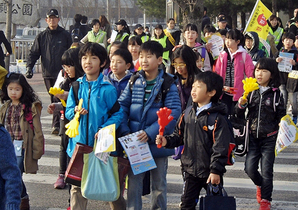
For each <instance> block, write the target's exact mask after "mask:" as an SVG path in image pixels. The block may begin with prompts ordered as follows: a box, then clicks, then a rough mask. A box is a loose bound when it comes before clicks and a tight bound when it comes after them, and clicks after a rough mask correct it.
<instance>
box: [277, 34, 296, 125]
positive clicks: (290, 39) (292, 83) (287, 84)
mask: <svg viewBox="0 0 298 210" xmlns="http://www.w3.org/2000/svg"><path fill="white" fill-rule="evenodd" d="M294 42H295V36H294V34H292V33H291V32H287V33H284V35H283V36H282V43H283V48H282V49H281V52H286V53H293V54H294V58H293V59H291V60H290V63H291V65H292V66H293V67H292V72H291V73H287V72H279V75H280V83H281V85H280V88H279V89H280V91H281V92H282V94H283V96H284V102H285V103H284V105H285V108H286V107H287V102H288V97H289V100H290V103H291V105H292V114H293V121H294V123H295V124H296V123H297V112H298V107H297V101H296V100H297V96H298V95H297V94H298V86H297V84H298V83H297V82H298V80H297V76H295V75H296V74H297V73H298V71H297V70H298V51H297V49H296V47H295V46H294ZM281 61H282V58H281V57H277V58H276V62H278V63H279V62H281ZM288 94H289V96H288Z"/></svg>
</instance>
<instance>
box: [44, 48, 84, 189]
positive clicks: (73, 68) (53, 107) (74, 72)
mask: <svg viewBox="0 0 298 210" xmlns="http://www.w3.org/2000/svg"><path fill="white" fill-rule="evenodd" d="M79 50H80V49H79V48H72V49H69V50H67V51H65V52H64V53H63V55H62V58H61V63H62V67H63V71H62V72H63V75H64V78H63V81H62V82H60V83H59V84H58V87H60V88H61V89H63V90H64V93H63V94H56V95H55V97H57V98H59V99H63V100H67V97H68V92H69V90H70V87H71V84H72V82H74V81H76V80H77V79H78V78H79V77H81V76H83V75H84V71H83V69H82V66H81V65H80V62H79ZM57 110H58V111H63V112H65V108H64V107H63V106H62V104H61V103H52V104H50V105H49V106H48V110H47V111H48V113H49V114H53V112H54V111H57ZM67 123H68V120H67V119H63V122H60V133H59V135H60V136H61V142H60V152H59V165H60V168H59V175H58V179H57V181H56V182H55V184H54V188H55V189H64V187H65V182H64V174H65V171H66V168H67V164H68V162H69V159H68V158H67V157H68V156H67V154H66V148H67V144H68V139H69V138H68V136H67V135H65V125H66V124H67Z"/></svg>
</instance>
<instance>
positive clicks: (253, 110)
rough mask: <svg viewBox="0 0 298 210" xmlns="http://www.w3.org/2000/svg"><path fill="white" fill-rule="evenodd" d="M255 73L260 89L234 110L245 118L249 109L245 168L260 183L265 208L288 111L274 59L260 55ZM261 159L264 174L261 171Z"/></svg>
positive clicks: (261, 200)
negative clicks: (282, 121) (280, 126)
mask: <svg viewBox="0 0 298 210" xmlns="http://www.w3.org/2000/svg"><path fill="white" fill-rule="evenodd" d="M254 76H255V78H256V79H257V82H258V84H259V88H260V89H259V90H256V91H253V92H251V93H250V94H248V97H247V100H245V99H243V97H241V98H239V100H238V104H237V106H236V107H235V111H236V114H237V116H238V117H244V115H245V111H246V109H248V113H247V119H249V123H250V125H249V129H250V136H249V149H248V153H247V155H246V160H245V169H244V170H245V172H246V173H247V175H248V176H249V177H250V178H251V180H252V181H253V182H254V184H255V185H256V186H257V193H256V194H257V201H258V202H259V203H260V210H263V209H270V202H271V200H272V198H271V195H272V190H273V164H274V159H275V143H276V137H277V133H278V124H279V122H280V119H281V118H282V117H283V116H284V115H285V114H286V110H285V108H284V101H283V97H282V94H281V92H280V90H279V89H278V87H279V85H280V82H279V71H278V67H277V64H276V62H275V60H273V59H271V58H261V59H260V60H259V61H258V63H257V64H256V67H255V70H254ZM259 161H260V164H261V173H260V172H259V171H258V168H259V167H258V165H259Z"/></svg>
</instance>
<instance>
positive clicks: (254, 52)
mask: <svg viewBox="0 0 298 210" xmlns="http://www.w3.org/2000/svg"><path fill="white" fill-rule="evenodd" d="M245 35H247V36H249V37H250V38H251V39H252V40H253V43H252V47H251V48H250V49H248V48H247V47H246V46H245V47H244V48H245V49H246V50H247V52H248V54H249V55H250V57H251V59H252V61H256V62H257V61H258V60H259V59H260V58H263V57H264V56H265V55H266V53H265V52H264V51H263V50H260V49H259V44H260V40H259V36H258V34H257V33H256V32H253V31H251V32H246V33H245Z"/></svg>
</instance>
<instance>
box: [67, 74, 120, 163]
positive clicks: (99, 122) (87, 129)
mask: <svg viewBox="0 0 298 210" xmlns="http://www.w3.org/2000/svg"><path fill="white" fill-rule="evenodd" d="M77 81H79V83H80V87H79V90H78V98H79V99H81V98H83V105H82V107H83V108H85V109H87V110H88V114H86V115H81V116H80V124H79V135H77V136H76V137H74V138H70V139H69V143H68V147H67V154H68V156H69V157H71V156H72V153H73V151H74V148H75V145H76V143H77V142H80V143H83V144H86V141H87V140H88V145H89V146H92V147H93V144H94V135H95V133H96V132H97V131H98V130H99V129H100V128H103V127H106V126H108V125H111V124H114V123H115V124H116V128H118V127H119V125H120V123H121V121H122V117H123V111H122V109H121V108H120V109H119V111H118V112H115V113H113V114H112V115H111V116H110V117H109V116H108V111H109V110H111V108H112V107H113V105H114V104H115V102H116V101H117V91H116V89H115V87H114V86H113V85H112V84H111V83H110V82H109V81H108V78H107V77H106V76H103V75H102V74H100V75H99V77H98V79H97V80H96V81H91V82H88V81H87V80H86V75H84V76H83V77H81V78H79V79H78V80H77ZM75 106H76V101H75V98H74V93H73V89H72V87H71V89H70V91H69V95H68V98H67V105H66V111H65V117H66V118H67V119H69V120H71V119H72V118H73V117H74V115H75V112H74V108H75Z"/></svg>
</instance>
